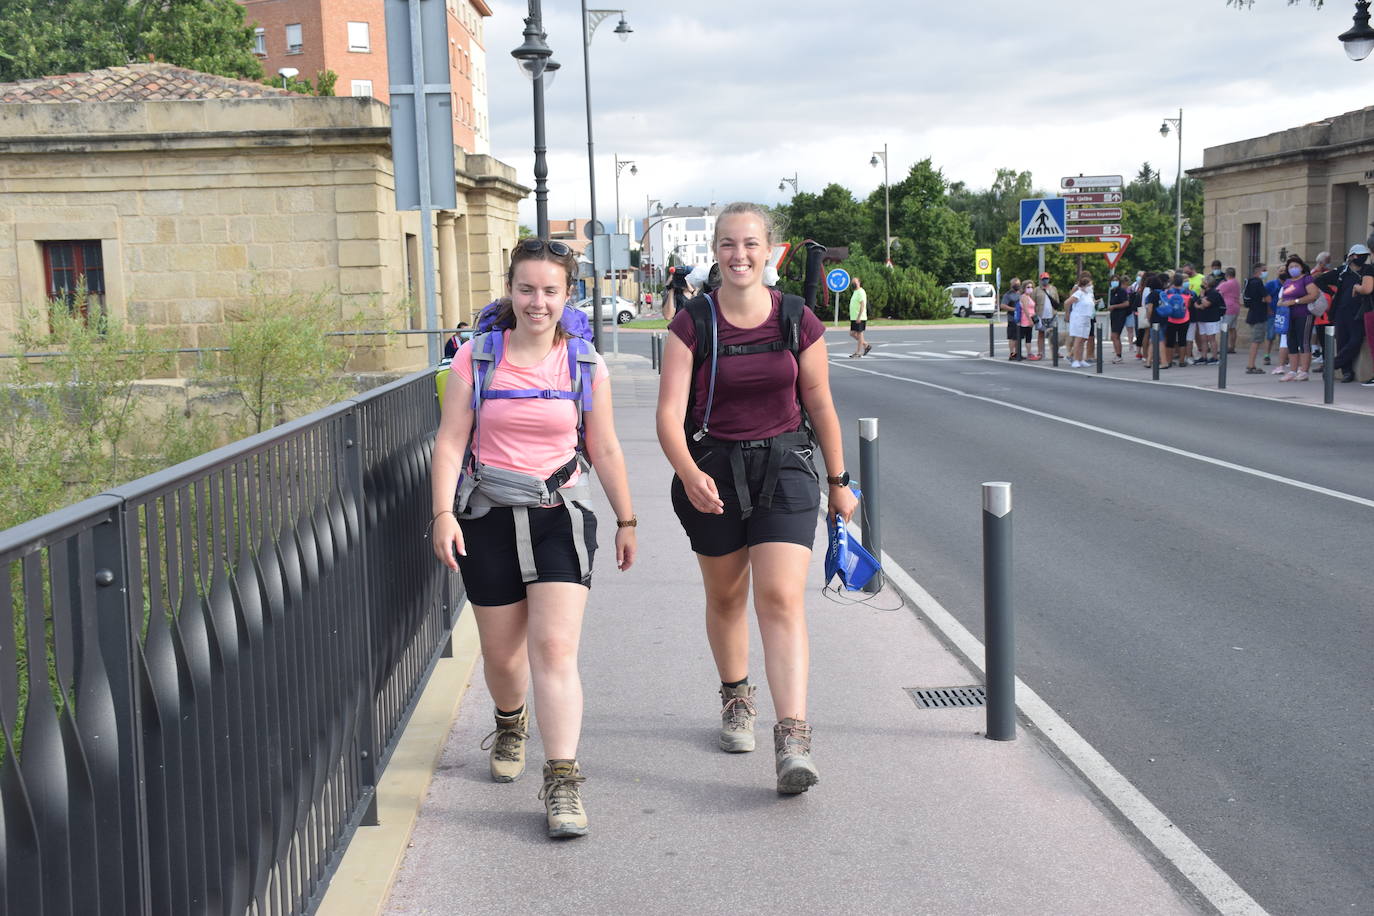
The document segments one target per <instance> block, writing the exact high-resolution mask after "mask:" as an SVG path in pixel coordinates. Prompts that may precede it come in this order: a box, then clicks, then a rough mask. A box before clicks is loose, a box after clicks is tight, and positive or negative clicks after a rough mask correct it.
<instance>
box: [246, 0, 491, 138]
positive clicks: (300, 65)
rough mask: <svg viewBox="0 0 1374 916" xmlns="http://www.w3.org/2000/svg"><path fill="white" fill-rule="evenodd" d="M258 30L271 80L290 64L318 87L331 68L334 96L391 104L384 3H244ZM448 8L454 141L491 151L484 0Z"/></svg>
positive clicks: (459, 0)
mask: <svg viewBox="0 0 1374 916" xmlns="http://www.w3.org/2000/svg"><path fill="white" fill-rule="evenodd" d="M239 2H240V3H242V4H243V8H244V13H245V16H246V18H247V20H248V24H249V25H250V26H252V27H253V29H254V42H255V45H254V50H255V51H256V52H257V55H258V59H259V60H261V61H262V68H263V70H265V71H266V72H267V75H268V76H275V75H276V74H277V72H278V71H279V70H281V69H282V68H284V67H290V68H292V69H294V70H298V71H300V78H302V79H308V80H310V81H312V82H314V80H315V78H316V75H317V74H319V73H322V72H323V71H325V70H332V71H334V72H335V73H337V74H338V76H339V81H338V83H337V85H336V86H335V88H334V94H335V95H341V96H343V95H353V96H362V95H370V96H372V97H373V98H377V99H381V100H382V101H383V102H386V101H389V100H390V97H391V96H390V83H389V82H388V79H387V59H386V17H385V14H384V13H383V6H384V4H383V0H239ZM445 2H446V4H447V6H448V45H449V83H450V84H451V85H452V87H453V143H454V145H455V146H457V147H458V148H459V149H461V150H462V151H463V152H465V153H478V154H485V153H489V152H490V151H491V126H490V123H489V121H488V112H487V54H486V50H485V49H484V47H483V41H484V39H483V35H482V20H483V19H484V18H486V17H488V16H490V15H491V7H490V6H488V5H487V4H486V3H485V2H484V0H445Z"/></svg>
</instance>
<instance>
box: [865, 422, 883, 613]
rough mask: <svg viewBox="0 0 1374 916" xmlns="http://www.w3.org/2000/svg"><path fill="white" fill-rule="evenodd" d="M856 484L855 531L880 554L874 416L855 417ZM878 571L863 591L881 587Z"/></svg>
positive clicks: (879, 487) (880, 531) (876, 590)
mask: <svg viewBox="0 0 1374 916" xmlns="http://www.w3.org/2000/svg"><path fill="white" fill-rule="evenodd" d="M859 486H860V487H862V488H863V492H864V505H863V514H862V515H861V516H860V517H859V534H860V536H861V537H862V538H863V544H864V546H865V547H867V548H868V552H869V553H871V554H873V556H875V557H878V558H879V562H881V558H882V555H883V534H882V526H881V525H880V524H879V522H878V506H879V500H880V496H881V493H882V488H881V486H880V485H879V479H878V418H877V417H862V418H860V420H859ZM882 578H883V577H882V574H881V573H880V574H878V575H876V576H874V577H873V578H872V579H870V580H868V584H867V585H865V586H864V591H865V592H867V593H868V594H870V595H876V594H877V593H878V592H880V591H882V589H883V583H882Z"/></svg>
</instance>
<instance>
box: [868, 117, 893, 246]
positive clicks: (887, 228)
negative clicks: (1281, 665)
mask: <svg viewBox="0 0 1374 916" xmlns="http://www.w3.org/2000/svg"><path fill="white" fill-rule="evenodd" d="M879 156H882V157H883V252H884V253H885V256H886V259H887V260H886V264H887V266H888V267H891V266H892V191H891V188H892V186H891V185H890V184H889V183H888V180H887V144H886V143H884V144H883V150H882V152H876V151H875V152H874V153H873V158H872V159H870V160H868V164H869V165H872V166H877V164H878V157H879Z"/></svg>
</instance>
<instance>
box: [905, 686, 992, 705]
mask: <svg viewBox="0 0 1374 916" xmlns="http://www.w3.org/2000/svg"><path fill="white" fill-rule="evenodd" d="M906 692H907V693H909V694H911V699H912V701H913V702H915V703H916V705H917V706H918V707H920V708H921V709H953V708H954V707H956V706H983V705H985V704H986V703H987V699H988V695H987V691H986V690H984V689H983V687H982V685H977V686H974V687H908V688H906Z"/></svg>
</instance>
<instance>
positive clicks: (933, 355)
mask: <svg viewBox="0 0 1374 916" xmlns="http://www.w3.org/2000/svg"><path fill="white" fill-rule="evenodd" d="M914 355H915V356H924V357H926V358H928V359H958V358H959V357H957V356H955V355H954V354H953V353H933V352H931V351H929V350H917V351H915V354H914Z"/></svg>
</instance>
